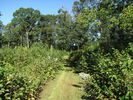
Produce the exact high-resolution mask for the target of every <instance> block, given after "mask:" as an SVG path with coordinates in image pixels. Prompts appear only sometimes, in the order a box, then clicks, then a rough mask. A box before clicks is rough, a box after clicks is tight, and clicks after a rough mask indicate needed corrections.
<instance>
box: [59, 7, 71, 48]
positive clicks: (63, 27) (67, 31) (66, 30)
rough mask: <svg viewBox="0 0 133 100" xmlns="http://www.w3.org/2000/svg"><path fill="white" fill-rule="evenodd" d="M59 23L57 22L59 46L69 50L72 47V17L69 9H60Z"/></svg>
mask: <svg viewBox="0 0 133 100" xmlns="http://www.w3.org/2000/svg"><path fill="white" fill-rule="evenodd" d="M58 13H59V15H58V24H57V35H58V36H57V39H58V41H57V46H58V47H59V48H60V49H62V50H68V49H69V48H70V43H71V39H70V35H71V34H72V29H71V28H72V27H71V21H72V17H71V15H70V14H69V13H68V11H66V10H63V9H59V10H58Z"/></svg>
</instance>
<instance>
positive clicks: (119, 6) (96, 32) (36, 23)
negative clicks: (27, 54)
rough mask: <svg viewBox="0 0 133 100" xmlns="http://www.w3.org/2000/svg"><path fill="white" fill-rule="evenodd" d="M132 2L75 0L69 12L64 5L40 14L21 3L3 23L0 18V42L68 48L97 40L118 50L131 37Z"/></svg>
mask: <svg viewBox="0 0 133 100" xmlns="http://www.w3.org/2000/svg"><path fill="white" fill-rule="evenodd" d="M132 3H133V1H132V0H80V1H75V2H74V3H73V7H72V12H73V16H71V15H70V14H69V12H68V11H67V10H64V8H61V9H59V10H58V15H43V14H41V13H40V11H39V10H34V9H33V8H22V7H21V8H19V9H18V10H16V11H15V12H14V13H13V19H12V20H11V23H9V24H7V25H6V26H4V25H3V24H2V22H0V44H4V45H7V46H8V47H15V46H27V48H30V46H31V45H33V44H34V43H36V42H41V43H43V44H48V45H49V47H50V46H51V45H52V46H53V47H54V48H56V49H60V50H66V51H70V50H77V49H81V48H84V47H85V46H86V47H88V46H90V45H96V44H97V43H99V45H100V47H101V48H104V49H106V51H109V50H110V48H112V47H114V48H117V49H119V50H122V49H123V48H125V47H127V46H128V43H130V42H132V41H133V39H132V37H133V36H132V33H133V4H132ZM2 34H3V35H2ZM0 47H2V46H1V45H0ZM105 47H106V48H105Z"/></svg>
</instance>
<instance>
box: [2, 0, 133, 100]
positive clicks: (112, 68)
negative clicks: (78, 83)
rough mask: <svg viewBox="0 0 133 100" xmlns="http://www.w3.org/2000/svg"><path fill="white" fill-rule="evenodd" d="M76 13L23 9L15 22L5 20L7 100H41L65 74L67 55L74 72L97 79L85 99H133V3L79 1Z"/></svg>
mask: <svg viewBox="0 0 133 100" xmlns="http://www.w3.org/2000/svg"><path fill="white" fill-rule="evenodd" d="M72 11H73V14H74V16H71V15H70V14H69V12H68V11H67V10H64V9H63V8H61V9H59V10H58V15H43V14H41V13H40V11H39V10H34V9H33V8H22V7H21V8H20V9H18V10H16V11H15V12H14V13H13V19H12V21H11V23H9V24H7V25H6V26H4V25H3V24H2V22H1V21H0V44H2V45H3V47H2V46H0V47H2V49H1V50H0V76H1V77H0V78H1V81H0V88H1V90H0V97H1V98H2V99H3V98H4V99H11V98H12V99H28V98H37V97H38V95H39V92H38V91H40V89H41V84H46V82H47V81H48V80H50V79H53V78H55V75H56V74H57V73H58V71H59V70H60V69H62V66H63V65H62V63H63V62H64V60H63V59H62V56H63V54H62V53H63V52H65V51H71V52H70V56H69V59H68V60H67V61H68V66H69V67H72V68H74V70H75V72H76V73H79V72H84V73H87V74H90V75H91V77H92V80H90V81H87V83H86V85H87V87H86V89H85V92H86V94H85V95H84V96H83V97H84V98H86V99H90V100H92V99H101V100H104V99H108V100H131V99H133V74H132V73H133V67H132V66H133V65H132V60H133V43H132V42H133V41H132V37H133V1H132V0H80V1H75V2H74V3H73V7H72ZM38 44H39V45H38ZM26 46H27V47H26ZM10 47H11V48H10ZM50 48H51V49H50ZM52 48H53V49H52ZM59 50H60V51H59ZM61 50H63V51H61ZM61 62H62V63H61Z"/></svg>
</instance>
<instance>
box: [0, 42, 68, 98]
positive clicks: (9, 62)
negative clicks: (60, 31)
mask: <svg viewBox="0 0 133 100" xmlns="http://www.w3.org/2000/svg"><path fill="white" fill-rule="evenodd" d="M66 54H67V53H66V52H64V51H59V50H55V49H50V50H49V49H48V48H45V47H43V46H41V45H37V44H36V45H35V46H32V47H31V48H29V49H27V47H22V46H19V47H15V48H14V49H11V48H7V47H6V48H3V49H1V50H0V99H2V100H5V99H6V100H8V99H9V100H11V99H12V100H16V99H17V100H27V99H32V100H34V99H38V97H39V93H40V92H41V90H42V85H45V84H46V83H47V81H49V80H51V79H54V78H55V76H56V74H57V73H58V72H59V70H61V69H63V62H64V59H63V58H62V57H63V55H66Z"/></svg>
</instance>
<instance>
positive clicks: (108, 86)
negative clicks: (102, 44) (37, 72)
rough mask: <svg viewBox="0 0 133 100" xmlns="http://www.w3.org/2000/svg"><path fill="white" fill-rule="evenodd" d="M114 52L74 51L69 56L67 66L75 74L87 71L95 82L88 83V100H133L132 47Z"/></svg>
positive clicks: (85, 96) (92, 49)
mask: <svg viewBox="0 0 133 100" xmlns="http://www.w3.org/2000/svg"><path fill="white" fill-rule="evenodd" d="M111 51H112V52H113V53H108V54H104V52H103V50H101V49H100V48H99V47H98V48H95V49H94V48H88V49H86V50H78V51H74V52H72V53H71V54H70V56H69V60H68V66H71V67H72V68H74V70H75V72H76V73H79V72H85V73H88V74H90V75H91V77H92V80H91V81H87V83H86V85H87V86H86V89H85V91H86V94H85V95H84V96H83V97H84V98H86V99H89V100H92V99H93V100H96V99H100V100H131V99H133V59H132V58H133V55H132V54H133V44H130V47H129V48H127V49H125V50H123V51H121V52H120V51H118V50H117V49H114V48H112V50H111Z"/></svg>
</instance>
